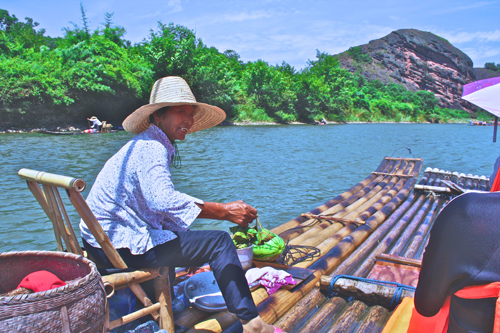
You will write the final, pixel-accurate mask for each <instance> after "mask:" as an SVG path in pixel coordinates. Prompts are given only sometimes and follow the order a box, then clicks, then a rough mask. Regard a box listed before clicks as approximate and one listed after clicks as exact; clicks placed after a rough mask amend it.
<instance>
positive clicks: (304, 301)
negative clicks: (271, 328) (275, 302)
mask: <svg viewBox="0 0 500 333" xmlns="http://www.w3.org/2000/svg"><path fill="white" fill-rule="evenodd" d="M324 301H325V296H323V294H321V293H320V292H318V289H312V290H311V291H309V292H308V293H307V294H305V295H304V297H302V298H301V299H300V300H299V301H298V302H297V303H295V306H293V308H291V309H290V310H288V311H287V312H286V313H284V314H283V315H282V316H281V318H280V319H279V320H278V321H277V322H275V323H274V325H275V326H276V327H279V328H281V329H282V330H283V331H285V332H289V331H292V330H294V329H296V328H297V327H298V326H299V325H300V323H301V322H302V319H303V318H304V317H307V314H308V313H310V312H312V311H315V310H316V308H317V307H318V306H319V304H321V303H323V302H324Z"/></svg>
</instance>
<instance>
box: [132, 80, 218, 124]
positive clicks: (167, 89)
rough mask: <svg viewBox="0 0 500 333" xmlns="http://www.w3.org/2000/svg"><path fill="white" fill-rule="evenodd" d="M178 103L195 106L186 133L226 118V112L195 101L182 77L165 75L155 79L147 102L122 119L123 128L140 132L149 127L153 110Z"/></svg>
mask: <svg viewBox="0 0 500 333" xmlns="http://www.w3.org/2000/svg"><path fill="white" fill-rule="evenodd" d="M178 105H193V106H195V114H194V122H193V126H191V128H190V129H189V131H188V133H193V132H196V131H200V130H202V129H206V128H209V127H213V126H216V125H218V124H220V123H221V122H222V121H223V120H224V119H226V113H225V112H224V111H223V110H222V109H220V108H218V107H216V106H213V105H209V104H205V103H199V102H197V101H196V98H195V97H194V95H193V92H192V91H191V88H189V85H188V84H187V82H186V81H185V80H184V79H183V78H182V77H179V76H167V77H163V78H161V79H158V80H156V82H155V83H154V85H153V88H152V89H151V96H150V97H149V104H146V105H143V106H141V107H140V108H138V109H137V110H135V111H134V112H132V113H131V114H130V115H129V116H128V117H127V118H126V119H125V120H124V121H123V124H122V125H123V128H124V129H125V130H126V131H128V132H132V133H136V134H138V133H141V132H143V131H145V130H146V129H147V128H148V127H149V125H150V122H149V116H150V115H151V114H152V113H153V112H155V111H156V110H158V109H161V108H164V107H166V106H178Z"/></svg>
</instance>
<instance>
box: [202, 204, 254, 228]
mask: <svg viewBox="0 0 500 333" xmlns="http://www.w3.org/2000/svg"><path fill="white" fill-rule="evenodd" d="M197 205H198V207H200V208H201V212H200V214H199V215H198V217H199V218H206V219H214V220H227V221H231V222H233V223H236V224H238V225H240V226H242V227H248V224H250V223H252V221H253V220H255V218H256V217H257V209H255V208H253V207H252V206H250V205H248V204H246V203H244V202H243V201H242V200H238V201H233V202H229V203H218V202H208V201H205V202H204V203H203V204H202V205H201V204H197Z"/></svg>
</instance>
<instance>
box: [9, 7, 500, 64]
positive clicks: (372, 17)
mask: <svg viewBox="0 0 500 333" xmlns="http://www.w3.org/2000/svg"><path fill="white" fill-rule="evenodd" d="M83 5H84V7H85V9H86V15H87V18H88V20H89V21H90V27H91V28H92V29H95V28H97V27H98V26H99V25H100V24H101V23H102V22H104V14H105V13H107V12H108V13H114V22H115V23H116V24H117V25H120V26H122V27H124V28H125V29H126V31H127V34H126V35H125V38H126V39H128V40H130V41H132V42H134V43H135V42H140V41H141V40H142V39H143V38H145V37H147V35H148V33H149V30H150V29H153V30H156V28H157V22H158V21H161V22H163V23H170V22H173V23H174V24H180V25H184V26H186V27H188V28H189V29H191V30H194V31H195V32H196V36H197V37H198V38H201V39H202V40H203V42H204V43H205V44H206V45H208V46H215V47H216V48H217V49H218V50H219V51H221V52H222V51H225V50H227V49H232V50H235V51H236V52H238V53H239V54H240V56H241V59H242V60H243V61H255V60H257V59H262V60H264V61H266V62H268V63H269V64H271V65H274V64H281V63H282V62H283V61H286V62H287V63H289V64H291V65H293V66H294V67H295V68H296V69H300V68H303V67H304V66H306V64H307V61H308V60H309V59H315V57H316V50H317V49H318V50H320V51H322V52H327V53H330V54H337V53H340V52H343V51H345V50H347V49H348V48H349V47H351V46H357V45H361V44H365V43H368V42H369V41H370V40H373V39H377V38H380V37H383V36H385V35H387V34H389V33H390V32H391V31H394V30H398V29H405V28H414V29H419V30H424V31H430V32H432V33H434V34H437V35H439V36H441V37H444V38H446V39H447V40H449V41H450V42H451V43H452V44H453V45H454V46H455V47H457V48H459V49H460V50H462V51H463V52H465V53H466V54H467V55H468V56H469V57H471V59H472V60H473V62H474V66H475V67H484V64H485V62H495V63H500V24H499V23H500V0H498V1H488V0H486V1H481V0H479V1H470V0H469V1H465V0H454V1H450V0H432V1H431V0H412V1H407V0H379V1H369V0H349V1H347V0H344V1H334V0H330V1H328V0H325V1H323V0H321V1H320V0H318V1H314V0H309V1H302V0H286V1H285V0H283V1H282V0H252V1H240V0H231V1H226V0H220V1H202V0H164V1H158V0H156V1H153V0H135V1H131V0H120V1H118V0H107V1H98V0H83ZM0 8H1V9H6V10H7V11H9V14H10V15H16V17H17V18H18V19H20V20H22V21H24V18H25V17H31V18H33V19H34V20H35V21H36V22H38V23H40V26H39V28H44V29H46V35H48V36H52V37H56V36H62V35H63V32H62V30H61V29H62V28H64V27H72V24H71V23H70V22H74V23H76V24H78V25H81V24H82V21H81V14H80V1H79V0H43V1H40V0H36V1H35V0H0Z"/></svg>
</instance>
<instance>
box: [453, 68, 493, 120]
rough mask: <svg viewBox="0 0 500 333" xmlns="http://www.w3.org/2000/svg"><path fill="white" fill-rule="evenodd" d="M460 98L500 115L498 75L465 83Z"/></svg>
mask: <svg viewBox="0 0 500 333" xmlns="http://www.w3.org/2000/svg"><path fill="white" fill-rule="evenodd" d="M462 99H465V100H466V101H469V102H471V103H472V104H474V105H477V106H479V107H480V108H481V109H484V110H486V111H488V112H490V113H492V114H493V115H495V116H497V117H500V77H493V78H490V79H485V80H480V81H475V82H472V83H469V84H466V85H465V86H464V92H463V94H462Z"/></svg>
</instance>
